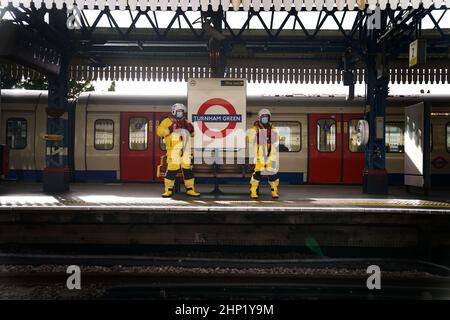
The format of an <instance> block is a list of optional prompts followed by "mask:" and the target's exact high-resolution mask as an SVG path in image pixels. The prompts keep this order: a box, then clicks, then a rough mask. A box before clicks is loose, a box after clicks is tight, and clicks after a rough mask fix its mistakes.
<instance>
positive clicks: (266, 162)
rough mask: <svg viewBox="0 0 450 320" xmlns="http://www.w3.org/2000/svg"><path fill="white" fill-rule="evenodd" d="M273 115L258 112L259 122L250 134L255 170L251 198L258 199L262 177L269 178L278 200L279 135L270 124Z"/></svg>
mask: <svg viewBox="0 0 450 320" xmlns="http://www.w3.org/2000/svg"><path fill="white" fill-rule="evenodd" d="M270 117H271V113H270V111H269V110H267V109H261V110H260V111H259V112H258V120H257V121H256V122H255V124H254V125H253V128H252V129H251V130H250V134H249V143H251V144H252V145H253V154H254V164H255V170H254V172H253V175H252V178H251V180H250V197H251V198H252V199H258V187H259V182H260V181H261V177H262V176H263V175H264V176H267V177H268V180H269V185H270V188H271V191H272V198H278V197H279V194H278V185H279V183H280V180H279V179H278V175H277V172H278V134H277V131H276V128H275V126H274V125H273V124H272V123H271V122H270Z"/></svg>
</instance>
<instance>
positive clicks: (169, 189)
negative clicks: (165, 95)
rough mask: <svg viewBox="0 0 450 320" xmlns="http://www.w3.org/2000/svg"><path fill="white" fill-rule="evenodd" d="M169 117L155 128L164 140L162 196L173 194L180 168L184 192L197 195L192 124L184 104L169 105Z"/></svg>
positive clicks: (192, 195) (193, 195)
mask: <svg viewBox="0 0 450 320" xmlns="http://www.w3.org/2000/svg"><path fill="white" fill-rule="evenodd" d="M171 114H172V116H171V117H168V118H165V119H164V120H163V121H161V123H160V124H159V126H158V128H157V131H156V133H157V135H158V136H159V137H163V138H164V140H165V142H166V150H167V153H166V157H167V171H166V175H165V178H164V193H163V194H162V196H163V197H164V198H167V197H171V196H172V195H173V188H174V185H175V179H176V176H177V173H178V171H179V170H180V168H181V170H182V173H183V177H184V185H185V187H186V194H187V195H188V196H191V197H198V196H199V195H200V193H198V192H196V191H195V189H194V174H193V172H192V164H191V138H192V137H194V126H193V125H192V123H190V122H189V121H188V120H187V119H186V117H187V109H186V106H185V105H184V104H182V103H175V104H174V105H173V106H172V107H171Z"/></svg>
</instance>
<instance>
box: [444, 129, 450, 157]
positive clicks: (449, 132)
mask: <svg viewBox="0 0 450 320" xmlns="http://www.w3.org/2000/svg"><path fill="white" fill-rule="evenodd" d="M445 127H446V129H447V130H446V131H447V137H446V138H447V143H446V145H447V152H450V122H447V124H446V125H445Z"/></svg>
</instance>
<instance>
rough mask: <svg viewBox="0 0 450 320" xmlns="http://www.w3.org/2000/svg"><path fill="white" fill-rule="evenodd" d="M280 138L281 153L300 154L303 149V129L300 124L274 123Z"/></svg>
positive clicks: (292, 122)
mask: <svg viewBox="0 0 450 320" xmlns="http://www.w3.org/2000/svg"><path fill="white" fill-rule="evenodd" d="M273 124H274V126H275V127H276V129H277V131H278V136H279V151H280V152H298V151H300V150H301V148H302V138H301V137H302V135H301V132H302V127H301V124H300V122H294V121H274V122H273Z"/></svg>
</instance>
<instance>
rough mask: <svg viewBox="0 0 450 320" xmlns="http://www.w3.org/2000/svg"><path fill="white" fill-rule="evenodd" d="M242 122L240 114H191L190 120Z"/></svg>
mask: <svg viewBox="0 0 450 320" xmlns="http://www.w3.org/2000/svg"><path fill="white" fill-rule="evenodd" d="M197 121H201V122H242V115H240V114H193V115H192V122H197Z"/></svg>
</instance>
